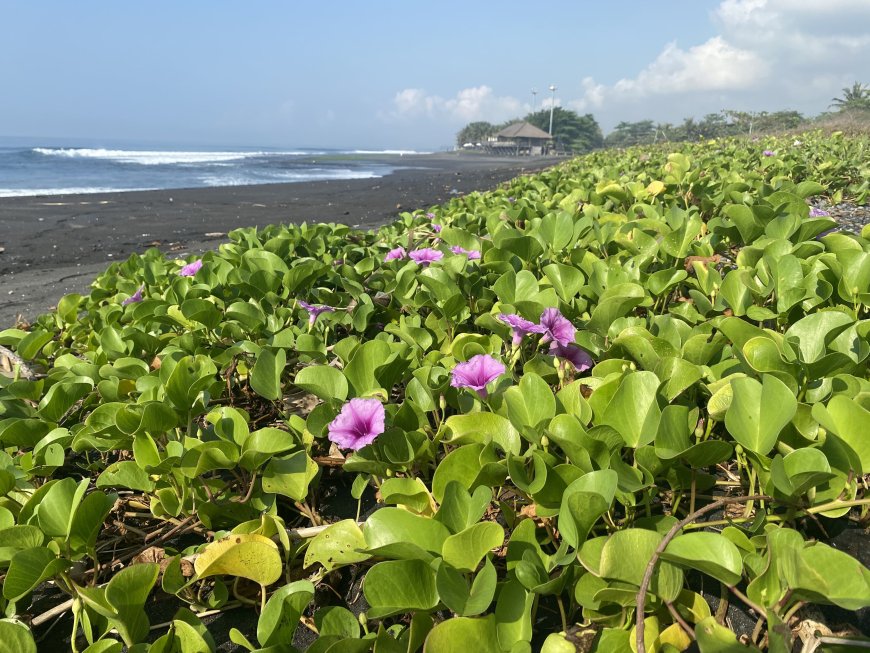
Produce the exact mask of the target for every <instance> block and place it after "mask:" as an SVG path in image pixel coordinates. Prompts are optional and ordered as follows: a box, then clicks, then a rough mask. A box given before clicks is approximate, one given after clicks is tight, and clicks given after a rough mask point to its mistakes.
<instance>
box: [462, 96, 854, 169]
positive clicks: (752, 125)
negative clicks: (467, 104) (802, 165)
mask: <svg viewBox="0 0 870 653" xmlns="http://www.w3.org/2000/svg"><path fill="white" fill-rule="evenodd" d="M831 108H835V109H836V111H833V112H825V113H822V114H821V115H819V116H815V117H813V118H807V117H805V116H803V115H802V114H801V113H799V112H798V111H794V110H782V111H772V112H768V111H737V110H733V109H725V110H722V111H720V112H718V113H709V114H707V115H705V116H704V117H703V118H701V119H700V120H696V119H695V118H694V117H689V118H686V119H685V120H683V122H682V123H680V124H678V125H674V124H671V123H657V122H655V121H653V120H639V121H634V122H628V121H622V122H620V123H618V124H617V125H616V126H615V127H614V128H613V130H612V131H611V132H610V133H609V134H607V137H606V138H605V137H603V136H602V133H601V128H600V127H599V125H598V123H597V121H596V120H595V117H594V116H593V115H592V114H586V115H584V116H580V115H578V114H577V113H576V112H574V111H571V110H569V109H563V108H562V107H554V111H553V136H554V138H555V142H556V148H557V149H559V150H562V151H565V150H568V151H573V152H574V153H577V154H580V153H583V152H588V151H590V150H593V149H597V148H600V147H631V146H632V145H649V144H652V143H657V142H660V141H697V140H703V139H710V138H724V137H728V136H734V137H739V136H752V135H753V134H755V135H758V134H781V133H785V132H789V131H795V130H804V131H805V130H808V129H813V128H817V127H820V126H827V125H832V126H833V128H834V129H841V128H843V127H847V126H857V127H860V128H861V130H862V131H864V132H865V133H866V132H868V131H870V87H868V86H867V85H865V84H861V83H860V82H855V83H854V84H852V86H850V87H847V88H844V89H843V91H842V94H841V95H840V96H839V97H836V98H833V99H832V100H831ZM522 120H524V121H526V122H530V123H531V124H533V125H535V126H536V127H538V128H540V129H543V130H544V131H548V129H549V126H550V123H549V121H550V110H549V109H542V110H540V111H536V112H533V113H530V114H528V115H527V116H525V117H524V118H522ZM515 121H516V120H509V121H507V122H505V123H503V124H499V125H493V124H491V123H488V122H485V121H477V122H472V123H470V124H468V125H466V126H465V127H464V128H463V129H462V130H460V131H459V133H457V135H456V143H457V145H458V146H459V147H462V146H463V145H464V144H465V143H479V142H485V141H486V140H487V139H488V138H490V137H491V136H494V135H495V134H496V133H497V132H498V131H500V130H501V129H503V128H504V127H506V126H507V125H509V124H511V123H513V122H515Z"/></svg>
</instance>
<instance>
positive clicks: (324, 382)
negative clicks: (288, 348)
mask: <svg viewBox="0 0 870 653" xmlns="http://www.w3.org/2000/svg"><path fill="white" fill-rule="evenodd" d="M293 384H294V385H297V386H299V387H300V388H302V389H303V390H305V391H307V392H310V393H311V394H313V395H315V396H317V397H319V398H320V399H323V400H324V401H330V400H333V399H337V400H338V401H344V400H345V399H347V379H346V378H345V377H344V374H342V373H341V372H340V371H339V370H337V369H335V368H334V367H331V366H329V365H311V366H309V367H303V368H302V369H301V370H299V373H298V374H297V375H296V378H295V379H294V380H293Z"/></svg>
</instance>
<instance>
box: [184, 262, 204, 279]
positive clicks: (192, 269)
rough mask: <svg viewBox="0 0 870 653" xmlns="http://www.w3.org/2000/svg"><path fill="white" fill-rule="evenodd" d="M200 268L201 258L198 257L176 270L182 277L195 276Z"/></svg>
mask: <svg viewBox="0 0 870 653" xmlns="http://www.w3.org/2000/svg"><path fill="white" fill-rule="evenodd" d="M200 269H202V259H198V260H196V261H194V262H193V263H188V264H187V265H185V266H184V267H183V268H181V269H180V270H179V271H178V274H179V275H181V276H182V277H193V276H196V273H197V272H199V271H200Z"/></svg>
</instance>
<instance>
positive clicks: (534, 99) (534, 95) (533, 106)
mask: <svg viewBox="0 0 870 653" xmlns="http://www.w3.org/2000/svg"><path fill="white" fill-rule="evenodd" d="M537 95H538V89H536V88H533V89H532V113H534V112H535V107H536V106H537Z"/></svg>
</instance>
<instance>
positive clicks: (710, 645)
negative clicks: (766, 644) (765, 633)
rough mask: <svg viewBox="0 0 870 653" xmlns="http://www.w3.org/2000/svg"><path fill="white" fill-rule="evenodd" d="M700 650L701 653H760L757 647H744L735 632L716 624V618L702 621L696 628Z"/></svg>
mask: <svg viewBox="0 0 870 653" xmlns="http://www.w3.org/2000/svg"><path fill="white" fill-rule="evenodd" d="M695 636H696V638H697V640H698V650H699V651H700V652H701V653H753V652H754V653H758V649H757V648H756V647H755V646H744V645H743V644H741V643H740V642H738V641H737V635H735V634H734V632H733V631H732V630H731V629H729V628H726V627H725V626H720V625H719V624H718V623H716V617H707V618H706V619H702V620H701V621H699V622H698V624H697V625H696V626H695Z"/></svg>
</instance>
